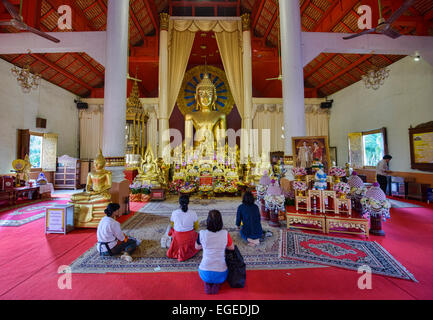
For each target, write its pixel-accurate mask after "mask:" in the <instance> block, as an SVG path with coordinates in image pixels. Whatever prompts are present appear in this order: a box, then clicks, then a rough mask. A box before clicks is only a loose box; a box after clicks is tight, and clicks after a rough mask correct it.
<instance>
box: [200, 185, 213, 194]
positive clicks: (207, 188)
mask: <svg viewBox="0 0 433 320" xmlns="http://www.w3.org/2000/svg"><path fill="white" fill-rule="evenodd" d="M198 189H199V191H201V192H211V191H212V190H213V186H211V185H202V186H200V187H199V188H198Z"/></svg>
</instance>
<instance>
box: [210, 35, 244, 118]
mask: <svg viewBox="0 0 433 320" xmlns="http://www.w3.org/2000/svg"><path fill="white" fill-rule="evenodd" d="M239 37H240V31H236V32H218V33H215V38H216V40H217V43H218V49H219V51H220V54H221V59H222V61H223V65H224V70H225V72H226V76H227V81H228V82H229V86H230V90H231V93H232V95H233V99H234V100H235V103H236V106H237V108H238V111H239V114H240V116H241V118H242V119H243V118H244V72H243V60H242V47H241V45H240V42H239Z"/></svg>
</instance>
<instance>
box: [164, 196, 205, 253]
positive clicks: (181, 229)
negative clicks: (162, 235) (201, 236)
mask: <svg viewBox="0 0 433 320" xmlns="http://www.w3.org/2000/svg"><path fill="white" fill-rule="evenodd" d="M179 204H180V209H177V210H175V211H173V213H172V214H171V218H170V221H171V227H172V228H171V230H170V232H169V234H168V235H169V236H172V237H173V240H172V241H171V245H170V248H169V249H168V251H167V257H169V258H172V259H177V260H178V261H185V260H188V259H190V258H192V257H193V256H195V255H196V253H197V252H198V251H199V250H197V249H196V248H195V246H194V244H195V241H196V239H197V236H198V234H197V232H196V231H195V230H198V227H199V222H198V217H197V214H196V213H195V211H192V210H188V204H189V197H188V196H186V195H183V196H180V198H179Z"/></svg>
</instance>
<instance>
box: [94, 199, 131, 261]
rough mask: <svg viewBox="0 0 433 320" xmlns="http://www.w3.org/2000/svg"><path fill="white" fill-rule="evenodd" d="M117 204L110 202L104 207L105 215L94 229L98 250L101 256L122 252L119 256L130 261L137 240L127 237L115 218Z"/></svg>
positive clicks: (118, 214) (117, 214)
mask: <svg viewBox="0 0 433 320" xmlns="http://www.w3.org/2000/svg"><path fill="white" fill-rule="evenodd" d="M119 208H120V206H119V204H117V203H110V204H109V205H108V206H107V208H106V209H105V211H104V212H105V214H106V216H105V217H103V218H102V219H101V221H100V222H99V225H98V229H97V231H96V235H97V237H98V251H99V254H100V255H101V256H102V257H107V256H115V255H118V254H120V253H122V252H123V255H122V256H121V258H122V259H123V260H126V261H128V262H131V261H132V257H131V254H132V253H133V252H134V250H135V249H136V248H137V245H138V243H137V240H136V239H134V238H132V237H130V238H128V237H127V236H126V235H125V234H124V233H123V232H122V230H121V228H120V223H119V222H117V221H116V220H115V219H116V218H117V217H119V216H120V211H119Z"/></svg>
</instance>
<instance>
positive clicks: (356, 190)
mask: <svg viewBox="0 0 433 320" xmlns="http://www.w3.org/2000/svg"><path fill="white" fill-rule="evenodd" d="M366 192H367V188H366V187H362V188H357V187H352V189H350V192H349V194H351V195H354V196H357V197H363V196H365V193H366Z"/></svg>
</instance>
